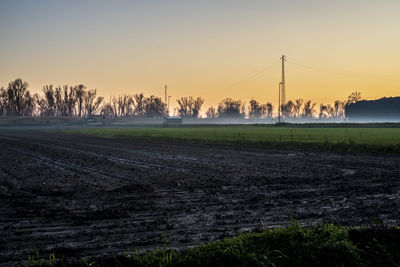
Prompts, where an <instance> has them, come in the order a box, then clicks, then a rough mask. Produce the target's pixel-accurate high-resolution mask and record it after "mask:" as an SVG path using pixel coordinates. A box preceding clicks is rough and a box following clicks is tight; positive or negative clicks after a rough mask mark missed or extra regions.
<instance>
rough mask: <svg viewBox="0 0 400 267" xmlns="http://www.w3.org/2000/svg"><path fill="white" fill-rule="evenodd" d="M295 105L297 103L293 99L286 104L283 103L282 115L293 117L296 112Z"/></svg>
mask: <svg viewBox="0 0 400 267" xmlns="http://www.w3.org/2000/svg"><path fill="white" fill-rule="evenodd" d="M294 106H295V104H294V103H293V101H292V100H289V101H288V102H287V103H286V104H282V107H281V112H282V115H283V116H284V117H287V118H288V117H292V116H293V114H294V112H293V111H294Z"/></svg>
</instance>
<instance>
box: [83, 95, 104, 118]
mask: <svg viewBox="0 0 400 267" xmlns="http://www.w3.org/2000/svg"><path fill="white" fill-rule="evenodd" d="M96 95H97V91H96V90H95V89H93V90H88V91H87V92H86V94H85V96H84V99H83V100H84V107H85V114H86V115H87V116H91V115H93V114H95V113H97V112H98V110H99V109H100V105H101V103H102V102H103V100H104V97H102V96H99V97H97V98H96Z"/></svg>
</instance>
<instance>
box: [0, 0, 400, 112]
mask: <svg viewBox="0 0 400 267" xmlns="http://www.w3.org/2000/svg"><path fill="white" fill-rule="evenodd" d="M399 11H400V1H398V0H381V1H376V0H374V1H370V0H336V1H325V0H318V1H317V0H303V1H299V0H292V1H288V0H276V1H275V0H264V1H256V0H243V1H237V0H229V1H228V0H212V1H209V0H201V1H200V0H198V1H191V0H181V1H178V0H173V1H168V0H158V1H156V0H143V1H134V0H132V1H122V0H115V1H111V0H109V1H102V0H68V1H67V0H65V1H60V0H0V34H1V39H0V86H4V87H6V86H7V85H8V83H9V82H10V81H12V80H14V79H16V78H18V77H20V78H22V79H23V80H25V81H27V82H28V83H29V88H30V90H31V91H32V92H34V93H39V92H41V89H42V87H43V86H44V85H46V84H53V85H56V86H57V85H65V84H68V85H77V84H84V85H86V86H87V87H88V88H89V89H97V91H98V93H99V94H100V95H103V96H105V97H106V99H108V98H109V97H110V96H112V95H118V94H125V93H126V94H134V93H139V92H143V93H144V94H145V95H150V94H154V95H158V96H160V97H164V85H165V84H167V85H168V95H170V96H171V107H172V108H173V107H174V106H175V105H176V99H177V98H179V97H181V96H194V97H197V96H201V97H203V98H204V99H205V105H204V109H206V108H207V107H208V106H210V105H214V106H215V105H217V104H218V102H219V101H220V100H222V99H223V98H226V97H231V98H234V99H241V100H244V101H247V102H248V101H249V100H250V99H252V98H254V99H256V100H258V101H260V102H262V103H266V102H272V103H273V104H274V105H275V106H277V102H278V85H279V82H280V79H281V61H280V57H281V55H283V54H284V55H286V57H287V62H285V71H286V98H287V99H296V98H303V99H312V100H313V101H315V102H317V103H321V102H323V103H332V102H333V101H334V100H336V99H339V100H344V99H346V97H347V96H348V95H349V94H350V93H351V92H353V91H360V92H361V94H362V96H363V98H366V99H376V98H380V97H385V96H386V97H389V96H400V16H399ZM204 109H203V112H204V111H205V110H204Z"/></svg>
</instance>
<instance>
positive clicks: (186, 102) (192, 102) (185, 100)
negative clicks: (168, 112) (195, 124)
mask: <svg viewBox="0 0 400 267" xmlns="http://www.w3.org/2000/svg"><path fill="white" fill-rule="evenodd" d="M176 102H177V103H178V105H179V107H178V113H179V115H180V116H182V117H190V118H197V117H198V116H199V112H200V109H201V106H202V105H203V103H204V99H203V98H201V97H197V98H196V99H194V98H193V97H192V96H189V97H181V98H179V99H178V100H177V101H176Z"/></svg>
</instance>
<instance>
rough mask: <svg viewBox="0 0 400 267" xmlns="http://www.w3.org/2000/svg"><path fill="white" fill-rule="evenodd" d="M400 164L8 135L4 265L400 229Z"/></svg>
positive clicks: (3, 136)
mask: <svg viewBox="0 0 400 267" xmlns="http://www.w3.org/2000/svg"><path fill="white" fill-rule="evenodd" d="M399 193H400V157H399V156H390V155H366V154H363V155H361V154H358V155H357V154H354V155H348V154H346V155H341V154H332V153H321V152H315V153H314V152H301V151H288V150H269V149H262V148H254V147H234V146H216V145H201V144H187V143H179V142H165V141H145V140H133V139H108V138H100V137H93V136H84V135H77V134H67V133H62V132H56V131H40V130H3V129H1V130H0V265H10V264H13V263H15V262H18V261H20V260H26V259H27V257H28V255H29V254H33V253H34V251H35V249H38V250H39V252H40V253H41V254H42V255H49V254H50V253H52V252H55V254H56V256H57V257H58V256H60V255H65V256H67V257H70V258H75V259H78V258H80V257H83V256H95V257H102V256H107V255H114V254H117V253H122V252H124V251H127V250H134V249H150V248H156V247H160V246H162V245H163V244H166V243H168V246H170V247H175V248H180V247H187V246H191V245H196V244H199V243H202V242H209V241H213V240H216V239H221V238H224V237H228V236H232V235H235V234H238V233H240V232H248V231H257V230H262V229H265V228H269V227H277V226H282V225H287V224H288V223H289V222H290V221H291V220H295V221H297V222H301V223H304V224H317V223H322V222H324V223H336V224H342V225H376V224H383V225H399V222H400V194H399Z"/></svg>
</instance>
